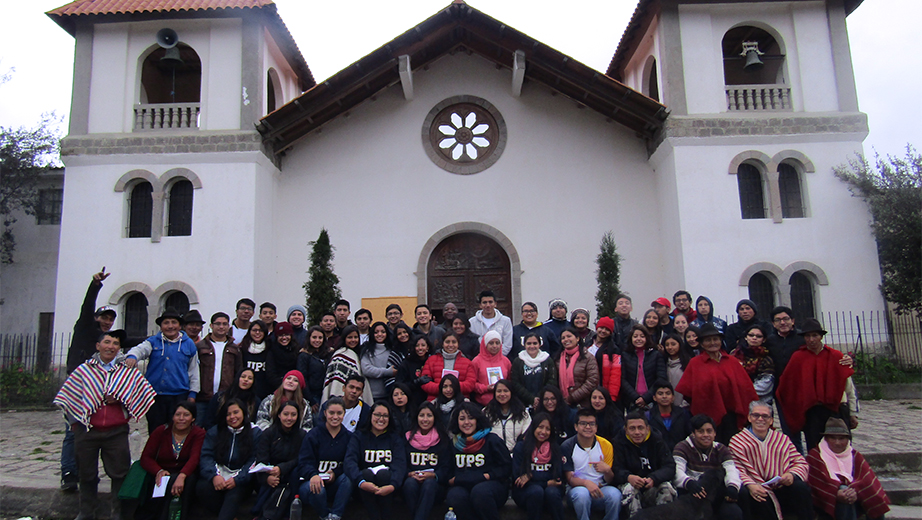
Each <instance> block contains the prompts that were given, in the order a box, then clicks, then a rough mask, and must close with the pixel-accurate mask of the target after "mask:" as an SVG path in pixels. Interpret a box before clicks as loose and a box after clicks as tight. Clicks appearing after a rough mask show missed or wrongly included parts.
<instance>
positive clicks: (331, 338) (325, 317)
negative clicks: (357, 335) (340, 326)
mask: <svg viewBox="0 0 922 520" xmlns="http://www.w3.org/2000/svg"><path fill="white" fill-rule="evenodd" d="M318 325H320V328H321V329H323V336H324V339H325V340H326V342H327V346H328V347H329V348H330V350H336V349H337V348H339V347H340V346H342V336H340V335H339V334H337V333H336V315H335V314H333V313H332V312H325V313H323V314H322V315H321V316H320V323H318Z"/></svg>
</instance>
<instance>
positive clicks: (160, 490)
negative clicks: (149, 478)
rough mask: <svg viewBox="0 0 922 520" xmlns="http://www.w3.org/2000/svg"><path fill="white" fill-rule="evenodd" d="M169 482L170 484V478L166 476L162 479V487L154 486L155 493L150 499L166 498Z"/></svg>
mask: <svg viewBox="0 0 922 520" xmlns="http://www.w3.org/2000/svg"><path fill="white" fill-rule="evenodd" d="M169 482H170V477H168V476H166V475H164V477H163V478H162V479H160V485H159V486H158V485H154V492H153V493H151V495H150V497H151V498H160V497H165V496H166V485H167V484H168V483H169Z"/></svg>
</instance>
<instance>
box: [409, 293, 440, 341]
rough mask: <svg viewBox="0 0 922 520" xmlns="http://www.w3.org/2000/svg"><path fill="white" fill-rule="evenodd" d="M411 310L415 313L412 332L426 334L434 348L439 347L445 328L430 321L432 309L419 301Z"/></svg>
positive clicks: (418, 334) (419, 334)
mask: <svg viewBox="0 0 922 520" xmlns="http://www.w3.org/2000/svg"><path fill="white" fill-rule="evenodd" d="M413 312H414V314H416V325H414V326H413V334H414V335H416V336H426V337H427V338H429V341H430V342H432V344H433V345H435V347H436V348H439V345H441V344H442V336H444V335H445V330H444V329H442V327H439V326H438V325H436V324H435V323H434V322H433V321H432V309H430V308H429V306H428V305H426V304H425V303H421V304H419V305H417V306H416V309H414V311H413Z"/></svg>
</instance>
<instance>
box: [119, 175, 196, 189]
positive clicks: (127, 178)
mask: <svg viewBox="0 0 922 520" xmlns="http://www.w3.org/2000/svg"><path fill="white" fill-rule="evenodd" d="M138 179H143V180H145V181H147V182H149V183H150V185H151V187H152V188H154V193H158V192H160V191H162V190H163V184H162V183H161V182H160V179H158V178H157V176H156V175H154V174H153V173H151V172H149V171H147V170H131V171H130V172H128V173H126V174H125V175H122V176H121V177H119V179H118V181H116V182H115V191H116V192H123V191H125V190H126V189H128V186H129V185H130V184H131V183H132V182H134V181H136V180H138ZM190 180H191V179H190Z"/></svg>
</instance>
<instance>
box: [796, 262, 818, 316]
mask: <svg viewBox="0 0 922 520" xmlns="http://www.w3.org/2000/svg"><path fill="white" fill-rule="evenodd" d="M813 296H814V295H813V281H812V280H811V279H810V277H809V276H807V275H806V274H804V272H803V271H797V272H796V273H794V274H792V275H791V310H793V311H794V319H795V320H796V322H797V323H803V322H804V321H803V320H805V319H807V318H815V317H816V304H815V299H814V297H813Z"/></svg>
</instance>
